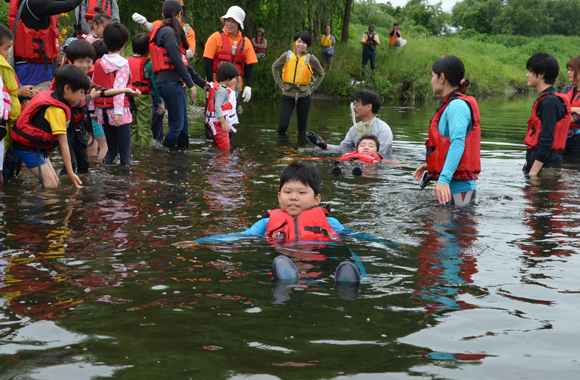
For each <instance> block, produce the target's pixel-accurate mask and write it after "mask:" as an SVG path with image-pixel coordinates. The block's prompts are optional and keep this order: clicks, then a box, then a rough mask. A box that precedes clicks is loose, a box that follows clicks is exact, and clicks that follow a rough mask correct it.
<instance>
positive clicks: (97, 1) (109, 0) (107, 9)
mask: <svg viewBox="0 0 580 380" xmlns="http://www.w3.org/2000/svg"><path fill="white" fill-rule="evenodd" d="M88 1H89V8H88V9H87V12H86V13H85V18H86V19H87V21H92V20H93V18H94V17H95V15H96V14H97V12H95V7H101V8H103V12H104V13H106V14H108V15H109V16H113V0H88Z"/></svg>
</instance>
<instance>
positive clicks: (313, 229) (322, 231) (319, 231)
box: [304, 226, 330, 236]
mask: <svg viewBox="0 0 580 380" xmlns="http://www.w3.org/2000/svg"><path fill="white" fill-rule="evenodd" d="M304 229H305V230H306V231H311V232H315V233H317V234H324V235H328V236H330V234H329V233H328V231H327V230H325V229H324V228H322V227H320V226H312V227H311V226H304Z"/></svg>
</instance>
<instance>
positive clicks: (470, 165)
mask: <svg viewBox="0 0 580 380" xmlns="http://www.w3.org/2000/svg"><path fill="white" fill-rule="evenodd" d="M456 99H460V100H463V101H465V102H466V103H467V105H468V106H469V110H470V113H471V126H470V128H468V130H467V136H465V150H464V151H463V156H461V160H460V161H459V165H458V166H457V169H456V170H455V173H453V179H459V180H473V179H477V177H478V174H479V173H480V172H481V157H480V154H481V153H480V149H481V148H480V145H481V129H480V127H479V121H480V117H479V107H478V106H477V102H476V100H475V98H474V97H472V96H466V95H463V94H462V93H460V92H458V91H453V92H451V93H450V94H449V95H447V98H444V99H443V104H442V105H441V107H439V108H438V109H437V111H436V112H435V115H433V118H432V119H431V123H430V124H429V139H428V140H427V142H426V143H425V146H426V148H427V154H426V156H427V170H428V171H429V176H430V177H431V178H432V179H438V178H439V175H440V174H441V171H442V170H443V166H444V165H445V160H446V158H447V153H448V152H449V146H450V145H451V139H450V138H449V137H444V136H443V135H442V134H441V133H439V129H438V126H439V120H440V119H441V115H443V111H445V109H446V108H447V106H448V105H449V103H451V102H452V101H453V100H456Z"/></svg>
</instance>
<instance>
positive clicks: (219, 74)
mask: <svg viewBox="0 0 580 380" xmlns="http://www.w3.org/2000/svg"><path fill="white" fill-rule="evenodd" d="M239 75H240V71H239V70H238V69H237V68H236V66H234V65H233V64H232V63H229V62H223V63H222V64H221V65H220V66H219V67H218V69H217V71H216V73H215V79H216V80H217V81H218V82H222V81H227V80H230V79H234V78H235V77H237V76H239Z"/></svg>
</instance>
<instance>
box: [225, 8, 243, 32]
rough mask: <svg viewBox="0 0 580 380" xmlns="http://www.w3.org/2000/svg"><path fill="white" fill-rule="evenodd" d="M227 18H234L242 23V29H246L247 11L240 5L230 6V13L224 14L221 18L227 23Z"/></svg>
mask: <svg viewBox="0 0 580 380" xmlns="http://www.w3.org/2000/svg"><path fill="white" fill-rule="evenodd" d="M227 18H233V19H234V20H236V22H237V23H238V24H240V29H244V19H245V18H246V12H244V10H243V9H242V8H240V7H238V6H237V5H234V6H233V7H230V9H228V13H226V14H225V15H223V16H222V17H221V18H220V20H222V23H225V20H226V19H227Z"/></svg>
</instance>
